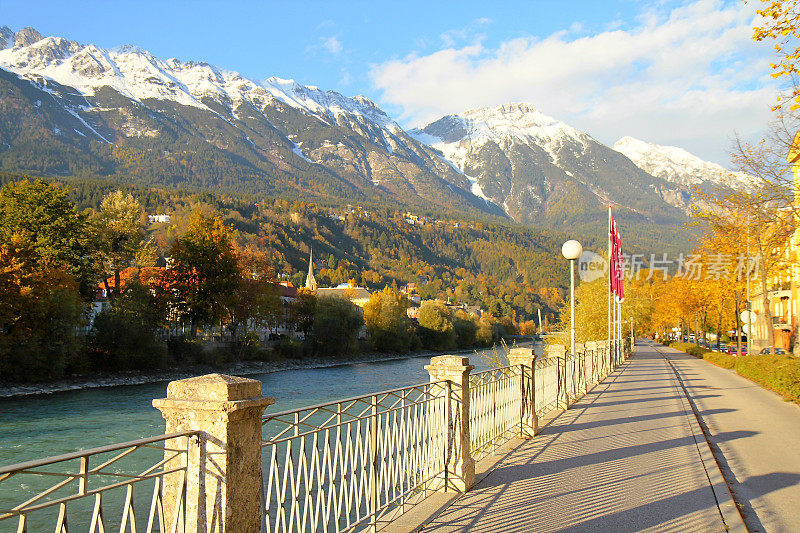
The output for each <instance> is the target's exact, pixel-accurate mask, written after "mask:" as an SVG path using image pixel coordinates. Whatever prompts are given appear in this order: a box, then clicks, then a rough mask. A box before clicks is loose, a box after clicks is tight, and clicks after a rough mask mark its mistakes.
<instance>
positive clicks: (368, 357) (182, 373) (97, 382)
mask: <svg viewBox="0 0 800 533" xmlns="http://www.w3.org/2000/svg"><path fill="white" fill-rule="evenodd" d="M523 344H528V343H523ZM481 349H483V348H471V349H466V350H449V351H447V352H413V353H404V354H386V353H356V354H351V355H348V356H346V357H310V358H304V359H279V360H274V361H238V362H235V363H228V364H225V365H222V366H210V365H192V366H188V367H181V368H171V369H164V370H159V371H156V372H143V371H125V372H114V373H112V374H96V375H91V376H86V375H75V376H70V377H68V378H64V379H60V380H57V381H53V382H44V383H31V384H20V383H5V382H0V398H10V397H16V396H31V395H40V394H53V393H57V392H65V391H71V390H81V389H90V388H99V387H116V386H120V385H141V384H143V383H158V382H160V381H174V380H176V379H184V378H189V377H192V376H198V375H203V374H210V373H214V372H217V373H220V374H231V375H234V376H248V375H255V374H270V373H273V372H282V371H285V370H297V369H314V368H328V367H333V366H340V365H350V364H356V363H367V362H378V361H393V360H397V359H412V358H417V357H419V358H421V357H433V356H436V355H442V354H445V353H447V354H474V353H477V351H478V350H481Z"/></svg>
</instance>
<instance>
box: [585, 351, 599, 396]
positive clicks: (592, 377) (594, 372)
mask: <svg viewBox="0 0 800 533" xmlns="http://www.w3.org/2000/svg"><path fill="white" fill-rule="evenodd" d="M598 344H599V343H598V342H597V341H589V342H587V343H586V355H587V356H588V359H589V361H591V365H592V369H591V371H590V372H589V378H588V380H589V383H588V384H587V385H586V390H587V391H588V390H589V389H590V388H591V387H593V386H594V384H595V383H597V382H598V381H600V379H599V372H598V369H597V345H598Z"/></svg>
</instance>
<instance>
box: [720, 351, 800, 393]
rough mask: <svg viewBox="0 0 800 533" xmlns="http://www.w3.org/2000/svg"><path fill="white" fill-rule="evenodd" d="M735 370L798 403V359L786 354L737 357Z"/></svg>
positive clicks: (799, 381) (799, 361)
mask: <svg viewBox="0 0 800 533" xmlns="http://www.w3.org/2000/svg"><path fill="white" fill-rule="evenodd" d="M736 372H737V373H738V374H739V375H740V376H744V377H746V378H747V379H749V380H752V381H755V382H756V383H758V384H759V385H763V386H764V387H766V388H768V389H771V390H774V391H775V392H777V393H779V394H782V395H783V397H784V398H786V399H787V400H791V401H793V402H797V403H800V359H797V358H794V357H789V356H788V355H774V356H773V355H753V356H749V357H737V358H736Z"/></svg>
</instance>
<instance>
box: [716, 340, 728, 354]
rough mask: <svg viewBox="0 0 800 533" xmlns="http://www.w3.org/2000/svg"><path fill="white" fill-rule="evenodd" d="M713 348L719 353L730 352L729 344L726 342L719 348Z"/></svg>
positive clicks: (720, 344)
mask: <svg viewBox="0 0 800 533" xmlns="http://www.w3.org/2000/svg"><path fill="white" fill-rule="evenodd" d="M713 346H714V349H715V350H716V351H718V352H727V351H728V344H727V343H725V342H721V343H719V346H717V345H716V344H715V345H713Z"/></svg>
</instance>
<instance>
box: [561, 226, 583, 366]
mask: <svg viewBox="0 0 800 533" xmlns="http://www.w3.org/2000/svg"><path fill="white" fill-rule="evenodd" d="M582 253H583V246H581V243H579V242H578V241H576V240H569V241H567V242H565V243H564V245H563V246H562V247H561V255H563V256H564V258H565V259H568V260H569V310H570V325H569V351H570V353H571V354H573V355H575V260H576V259H578V258H579V257H580V256H581V254H582Z"/></svg>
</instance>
